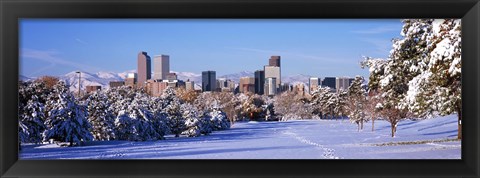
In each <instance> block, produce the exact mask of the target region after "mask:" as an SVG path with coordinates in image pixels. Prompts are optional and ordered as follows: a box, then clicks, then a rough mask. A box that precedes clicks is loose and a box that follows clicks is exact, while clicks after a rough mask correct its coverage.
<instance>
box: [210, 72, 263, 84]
mask: <svg viewBox="0 0 480 178" xmlns="http://www.w3.org/2000/svg"><path fill="white" fill-rule="evenodd" d="M241 77H255V73H254V72H250V71H242V72H237V73H233V74H227V75H222V76H217V78H226V79H230V80H232V81H235V83H238V82H240V78H241Z"/></svg>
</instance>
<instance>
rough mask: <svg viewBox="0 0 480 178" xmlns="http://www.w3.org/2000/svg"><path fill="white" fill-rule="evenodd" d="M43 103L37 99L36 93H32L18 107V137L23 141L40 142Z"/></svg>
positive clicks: (43, 127) (43, 128) (42, 126)
mask: <svg viewBox="0 0 480 178" xmlns="http://www.w3.org/2000/svg"><path fill="white" fill-rule="evenodd" d="M44 110H45V108H44V105H43V104H42V103H40V102H39V101H38V97H37V96H36V95H32V99H31V100H29V101H28V102H27V103H26V105H25V106H23V104H20V107H19V111H20V112H19V116H20V119H19V127H20V129H19V131H20V132H19V138H20V141H21V142H23V143H41V142H42V140H43V135H42V133H43V131H44V130H45V124H44V121H45V115H44Z"/></svg>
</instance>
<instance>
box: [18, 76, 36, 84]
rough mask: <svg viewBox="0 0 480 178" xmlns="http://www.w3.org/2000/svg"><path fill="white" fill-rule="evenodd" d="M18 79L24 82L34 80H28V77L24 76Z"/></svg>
mask: <svg viewBox="0 0 480 178" xmlns="http://www.w3.org/2000/svg"><path fill="white" fill-rule="evenodd" d="M18 79H19V80H21V81H25V82H26V81H30V80H33V79H34V78H30V77H27V76H24V75H20V76H18Z"/></svg>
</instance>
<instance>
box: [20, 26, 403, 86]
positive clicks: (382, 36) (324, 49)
mask: <svg viewBox="0 0 480 178" xmlns="http://www.w3.org/2000/svg"><path fill="white" fill-rule="evenodd" d="M401 26H402V24H401V22H400V20H398V19H397V20H71V19H67V20H47V19H36V20H33V19H31V20H30V19H29V20H21V21H20V27H21V28H20V29H21V32H20V37H21V38H20V41H21V45H20V75H23V76H26V77H38V76H42V75H54V76H58V75H63V74H65V73H68V72H71V71H73V70H80V71H84V72H89V73H96V72H101V71H102V72H115V73H121V72H125V71H130V70H133V69H136V66H135V64H136V54H138V51H145V52H148V54H149V55H150V56H152V59H153V56H156V55H161V54H166V55H169V56H170V58H171V59H170V60H171V61H170V63H171V66H170V70H172V71H177V72H192V73H196V74H200V73H201V71H206V70H215V71H217V75H218V76H222V75H225V74H230V73H235V72H240V71H251V72H254V71H256V70H261V69H263V66H264V65H266V64H268V63H266V62H265V61H268V59H269V58H270V57H271V56H281V57H282V66H287V67H284V68H282V76H289V75H296V74H305V75H311V76H318V77H322V78H323V77H325V76H355V75H362V76H367V74H368V70H366V69H361V68H360V66H359V62H360V60H361V57H362V56H364V55H365V56H372V57H383V58H385V57H387V56H388V51H389V50H390V47H391V42H390V40H391V39H392V38H395V37H398V36H399V34H400V29H401ZM122 27H124V28H122ZM154 27H169V28H166V29H165V28H154ZM112 29H115V30H112ZM145 29H147V30H145ZM149 29H150V30H149ZM271 29H275V30H271ZM127 31H128V32H130V33H128V35H127ZM152 31H153V32H152ZM39 32H40V33H42V34H43V35H38V33H39ZM47 40H48V41H47ZM344 51H349V52H344ZM152 62H153V61H152ZM112 63H113V64H115V65H111V64H112Z"/></svg>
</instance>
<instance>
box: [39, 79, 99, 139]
mask: <svg viewBox="0 0 480 178" xmlns="http://www.w3.org/2000/svg"><path fill="white" fill-rule="evenodd" d="M49 98H51V99H52V98H56V99H54V100H49V101H48V104H49V105H50V107H51V110H50V111H49V112H48V117H47V120H46V121H45V125H46V126H47V130H45V131H44V132H43V139H44V141H48V140H50V139H53V140H54V141H60V142H69V143H70V146H74V145H75V144H77V145H78V144H80V143H82V142H85V141H90V140H92V139H93V136H92V134H91V133H90V131H89V130H90V127H91V125H90V124H89V123H88V120H87V115H88V112H87V108H86V107H85V106H81V105H78V104H77V103H76V102H75V98H74V96H73V94H72V93H71V92H70V91H68V86H66V85H65V83H64V82H63V81H60V82H58V83H57V84H56V85H55V86H53V93H52V96H51V97H49Z"/></svg>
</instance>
